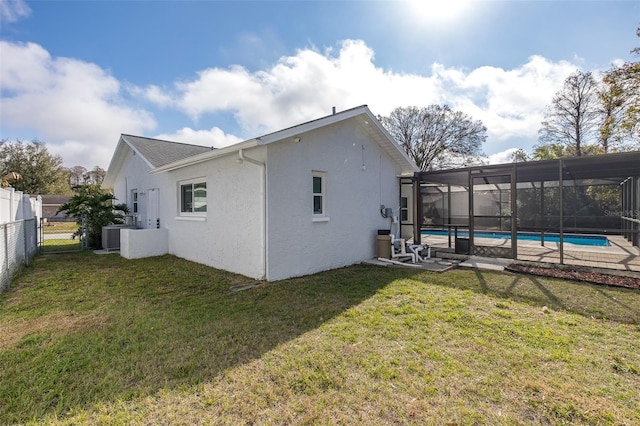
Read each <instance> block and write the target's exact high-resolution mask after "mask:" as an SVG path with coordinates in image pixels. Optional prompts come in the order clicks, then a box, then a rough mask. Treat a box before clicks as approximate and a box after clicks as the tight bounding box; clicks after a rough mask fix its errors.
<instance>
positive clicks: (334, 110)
mask: <svg viewBox="0 0 640 426" xmlns="http://www.w3.org/2000/svg"><path fill="white" fill-rule="evenodd" d="M332 111H333V115H336V107H333V108H332Z"/></svg>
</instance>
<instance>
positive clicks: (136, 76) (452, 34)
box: [0, 0, 640, 168]
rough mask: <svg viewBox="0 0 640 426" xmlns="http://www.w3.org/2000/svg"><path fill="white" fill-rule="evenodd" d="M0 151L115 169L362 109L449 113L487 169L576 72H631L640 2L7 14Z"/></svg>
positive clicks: (41, 4) (286, 5)
mask: <svg viewBox="0 0 640 426" xmlns="http://www.w3.org/2000/svg"><path fill="white" fill-rule="evenodd" d="M0 16H1V19H2V21H1V24H2V25H1V27H0V94H1V98H0V137H1V138H3V139H10V140H13V139H16V138H19V139H23V140H31V139H34V138H38V139H40V140H42V141H45V142H46V144H47V147H48V148H49V150H50V151H51V152H53V153H55V154H60V155H61V156H62V157H63V159H64V162H65V165H66V166H74V165H83V166H85V167H88V168H91V167H93V166H95V165H99V166H101V167H103V168H107V166H108V164H109V161H110V158H111V154H112V152H113V149H114V147H115V145H116V143H117V141H118V137H119V135H120V133H131V134H136V135H143V136H149V137H160V138H166V139H170V140H178V141H182V142H188V143H196V144H202V145H207V146H216V147H221V146H225V145H228V144H231V143H234V142H238V141H241V140H244V139H248V138H251V137H254V136H259V135H262V134H264V133H267V132H270V131H274V130H277V129H280V128H283V127H287V126H290V125H294V124H297V123H300V122H304V121H308V120H311V119H315V118H318V117H321V116H324V115H327V114H329V113H330V112H331V108H332V107H333V106H335V107H336V108H337V109H338V110H343V109H347V108H351V107H354V106H358V105H362V104H367V105H369V107H370V108H371V110H372V111H373V112H374V114H380V115H387V114H388V113H389V112H390V111H391V110H393V109H394V108H396V107H399V106H411V105H417V106H427V105H429V104H434V103H438V104H444V103H446V104H449V105H451V106H452V107H453V108H454V109H459V110H462V111H464V112H465V113H467V114H469V115H470V116H471V117H472V118H474V119H479V120H482V121H483V123H484V124H485V126H486V127H487V128H488V136H489V137H488V139H487V142H486V144H485V146H484V151H485V154H486V155H487V157H489V158H490V161H492V162H498V161H502V160H505V159H507V155H508V154H509V152H511V150H513V149H515V148H524V149H525V150H528V151H531V150H532V147H533V145H535V143H536V142H537V130H538V128H539V126H540V121H541V119H542V117H543V114H544V108H545V106H546V105H548V104H549V103H550V102H551V98H552V97H553V94H554V93H555V92H556V91H557V90H558V89H559V88H560V87H561V86H562V83H563V81H564V79H565V78H566V77H567V76H568V75H569V74H570V73H571V72H573V71H575V70H576V69H581V70H583V71H593V72H595V73H598V72H600V71H604V70H606V69H608V68H609V67H610V66H611V64H612V63H620V62H622V61H627V60H632V59H634V58H633V57H632V56H631V54H630V53H629V52H630V50H631V49H632V48H634V47H637V46H639V45H640V39H638V37H636V34H635V31H636V28H637V27H638V26H639V25H640V2H638V1H599V2H598V1H458V2H456V1H453V0H449V1H421V2H419V1H233V2H231V1H206V0H202V1H144V0H139V1H55V0H50V1H43V0H41V1H23V0H18V1H15V0H0Z"/></svg>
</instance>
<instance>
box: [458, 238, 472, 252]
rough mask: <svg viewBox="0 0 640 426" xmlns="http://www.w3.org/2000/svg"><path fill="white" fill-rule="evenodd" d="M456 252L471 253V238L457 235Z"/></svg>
mask: <svg viewBox="0 0 640 426" xmlns="http://www.w3.org/2000/svg"><path fill="white" fill-rule="evenodd" d="M456 254H469V238H462V237H456Z"/></svg>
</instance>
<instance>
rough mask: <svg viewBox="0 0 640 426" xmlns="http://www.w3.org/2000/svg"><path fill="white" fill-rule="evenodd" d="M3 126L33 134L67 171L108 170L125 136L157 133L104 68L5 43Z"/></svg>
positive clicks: (151, 120) (147, 116)
mask: <svg viewBox="0 0 640 426" xmlns="http://www.w3.org/2000/svg"><path fill="white" fill-rule="evenodd" d="M0 49H1V50H2V66H1V67H0V81H2V92H1V93H2V98H1V102H2V126H3V128H5V129H4V131H6V128H10V129H23V130H22V131H23V132H29V131H30V132H33V137H37V138H38V139H40V140H42V141H44V142H45V143H46V144H47V148H48V150H49V151H50V152H52V153H56V154H60V155H61V156H62V157H63V159H64V162H65V165H67V166H74V165H83V166H85V167H93V166H94V165H101V166H102V167H105V166H106V164H108V161H109V158H110V157H111V154H112V152H113V148H114V147H115V144H116V143H117V141H118V137H119V135H120V133H121V132H122V133H134V134H138V133H140V132H143V131H145V130H151V129H153V128H155V125H156V123H155V120H154V118H153V116H152V115H151V114H150V113H149V112H147V111H144V110H140V109H136V108H133V107H131V106H128V105H127V104H126V102H125V101H124V100H123V99H121V97H120V83H119V82H118V80H117V79H115V78H114V77H112V76H111V75H109V74H108V73H106V72H105V71H104V70H103V69H101V68H100V67H98V66H96V65H94V64H90V63H87V62H83V61H79V60H76V59H70V58H62V57H58V58H52V57H51V56H50V55H49V53H48V52H47V51H46V50H44V49H43V48H42V47H41V46H39V45H37V44H34V43H10V42H5V41H0Z"/></svg>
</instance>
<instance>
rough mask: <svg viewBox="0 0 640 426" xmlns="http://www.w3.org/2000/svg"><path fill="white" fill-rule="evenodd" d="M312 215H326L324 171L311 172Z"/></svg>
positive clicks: (325, 176)
mask: <svg viewBox="0 0 640 426" xmlns="http://www.w3.org/2000/svg"><path fill="white" fill-rule="evenodd" d="M312 177H313V215H314V216H325V215H326V202H327V194H326V181H327V175H326V173H324V172H313V173H312Z"/></svg>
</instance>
